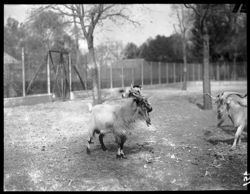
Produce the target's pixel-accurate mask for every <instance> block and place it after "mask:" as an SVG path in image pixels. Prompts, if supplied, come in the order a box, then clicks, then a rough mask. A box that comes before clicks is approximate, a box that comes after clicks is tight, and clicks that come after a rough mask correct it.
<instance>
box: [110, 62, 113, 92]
mask: <svg viewBox="0 0 250 194" xmlns="http://www.w3.org/2000/svg"><path fill="white" fill-rule="evenodd" d="M109 72H110V88H113V76H112V64H111V63H110V71H109Z"/></svg>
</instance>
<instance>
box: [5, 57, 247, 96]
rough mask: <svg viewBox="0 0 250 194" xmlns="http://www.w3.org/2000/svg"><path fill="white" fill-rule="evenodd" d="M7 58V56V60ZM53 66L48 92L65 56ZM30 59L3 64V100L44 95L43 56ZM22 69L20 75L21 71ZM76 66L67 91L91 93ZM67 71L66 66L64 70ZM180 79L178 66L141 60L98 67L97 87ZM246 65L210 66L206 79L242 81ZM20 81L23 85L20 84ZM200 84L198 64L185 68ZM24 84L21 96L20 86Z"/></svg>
mask: <svg viewBox="0 0 250 194" xmlns="http://www.w3.org/2000/svg"><path fill="white" fill-rule="evenodd" d="M9 58H11V56H9ZM52 58H53V63H54V65H51V66H50V91H52V93H53V91H54V89H53V88H54V87H56V86H57V87H58V85H60V84H57V85H56V81H58V80H57V78H56V75H57V73H56V72H57V71H58V69H57V67H58V66H57V65H55V64H60V60H61V64H62V65H63V64H67V65H69V61H68V58H67V56H63V59H60V56H59V55H58V54H53V56H52ZM32 59H34V56H33V57H32V58H31V57H30V56H29V55H28V54H27V53H25V54H24V59H23V60H22V59H21V60H15V61H14V60H12V61H11V60H9V61H7V59H6V60H4V97H18V96H23V95H24V93H25V95H32V94H44V93H47V91H48V86H47V79H48V78H47V77H48V76H47V65H46V64H47V56H43V57H41V56H39V55H38V56H37V57H36V60H32ZM22 64H23V66H24V72H23V69H22ZM80 64H82V65H78V66H77V65H76V60H74V59H71V80H72V82H71V86H72V87H71V88H72V91H78V90H86V89H87V90H89V89H92V81H91V74H90V72H88V71H87V70H86V67H87V65H86V64H83V63H80ZM67 68H68V66H67ZM23 76H24V77H25V78H23ZM182 76H183V64H182V63H163V62H149V61H145V60H143V59H127V60H121V61H116V62H114V63H109V64H104V65H101V66H100V67H99V84H100V87H101V88H103V89H104V88H115V87H126V86H130V85H131V83H133V84H142V85H158V84H166V83H175V82H181V81H182ZM246 78H247V62H237V64H235V65H234V64H233V63H225V62H223V63H211V64H210V79H211V80H216V81H224V80H246ZM23 79H24V80H25V82H23ZM198 80H202V64H199V63H189V64H187V81H198ZM24 83H25V92H24V89H23V84H24Z"/></svg>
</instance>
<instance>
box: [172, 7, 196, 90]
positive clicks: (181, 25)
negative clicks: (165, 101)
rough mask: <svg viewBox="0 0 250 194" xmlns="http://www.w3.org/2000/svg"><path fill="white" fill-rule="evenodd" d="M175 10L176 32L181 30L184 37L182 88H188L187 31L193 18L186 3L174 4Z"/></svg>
mask: <svg viewBox="0 0 250 194" xmlns="http://www.w3.org/2000/svg"><path fill="white" fill-rule="evenodd" d="M172 8H173V10H174V12H176V16H177V19H178V25H177V26H178V29H179V30H177V29H176V27H175V24H174V29H175V31H176V33H178V31H180V33H181V37H182V52H183V76H182V78H183V84H182V90H186V89H187V32H188V30H189V29H190V28H191V26H192V19H191V18H190V13H189V12H188V10H185V7H184V5H182V4H179V5H178V4H174V5H173V6H172Z"/></svg>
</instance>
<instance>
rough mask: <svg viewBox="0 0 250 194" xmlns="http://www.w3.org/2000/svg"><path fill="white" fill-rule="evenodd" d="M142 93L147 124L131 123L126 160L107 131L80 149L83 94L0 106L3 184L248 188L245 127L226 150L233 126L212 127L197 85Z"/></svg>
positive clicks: (46, 187) (212, 118)
mask: <svg viewBox="0 0 250 194" xmlns="http://www.w3.org/2000/svg"><path fill="white" fill-rule="evenodd" d="M231 89H232V88H231ZM233 89H234V91H239V92H243V93H244V92H246V87H245V86H244V87H236V88H233ZM220 90H221V88H220ZM220 90H218V89H216V88H215V89H213V90H212V91H213V93H216V92H219V91H220ZM144 93H145V94H146V95H148V96H151V98H150V102H151V103H152V106H153V108H154V110H153V112H152V114H151V119H152V125H151V126H150V127H147V126H146V124H145V123H144V122H141V121H139V122H137V123H136V124H135V126H134V127H135V128H136V130H133V131H131V132H132V133H131V135H129V137H128V141H127V142H126V144H125V147H124V152H125V154H126V155H127V157H128V159H124V160H118V159H116V158H115V155H116V149H117V148H116V145H115V143H114V141H113V136H112V135H109V136H107V137H105V139H104V142H105V144H106V146H107V148H108V151H106V152H103V151H102V150H101V147H100V144H99V142H98V141H97V139H96V141H95V144H94V145H93V146H92V148H91V149H92V153H91V155H87V154H86V152H85V144H86V138H87V127H88V119H89V117H90V114H89V113H88V110H87V106H86V100H75V101H67V102H54V103H47V104H38V105H34V106H19V107H14V108H4V190H36V191H37V190H45V191H48V190H57V191H58V190H60V191H62V190H65V191H72V190H77V191H78V190H207V189H212V190H216V189H222V190H224V189H226V190H227V189H230V190H231V189H236V190H238V189H239V190H241V189H246V187H243V186H242V185H243V173H244V172H245V171H246V170H247V142H246V135H247V134H246V133H244V134H243V135H244V136H243V142H242V146H241V148H240V149H237V150H235V151H231V152H230V151H229V148H230V146H231V144H232V142H233V138H234V133H235V131H234V130H233V128H232V127H231V123H230V121H227V122H226V123H225V124H224V127H222V128H217V127H216V122H217V121H216V111H215V109H213V110H209V111H204V110H202V109H200V108H199V104H202V98H201V95H200V94H201V92H200V90H197V89H195V88H193V89H192V88H190V89H189V90H188V91H186V92H183V91H180V90H177V89H155V90H145V91H144Z"/></svg>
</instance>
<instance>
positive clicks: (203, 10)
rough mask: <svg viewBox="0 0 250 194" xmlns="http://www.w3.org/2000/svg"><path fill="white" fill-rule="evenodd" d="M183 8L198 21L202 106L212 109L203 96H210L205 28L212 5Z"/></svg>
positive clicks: (206, 97)
mask: <svg viewBox="0 0 250 194" xmlns="http://www.w3.org/2000/svg"><path fill="white" fill-rule="evenodd" d="M184 5H185V7H187V8H190V9H192V10H193V13H194V14H195V15H196V17H197V18H198V20H199V29H198V30H199V32H200V35H201V37H202V44H203V104H204V109H205V110H206V109H212V99H211V98H210V97H209V96H208V95H205V94H206V93H208V94H211V85H210V77H209V35H208V28H207V18H208V17H209V14H210V13H211V12H212V10H213V8H214V5H211V4H184Z"/></svg>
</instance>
